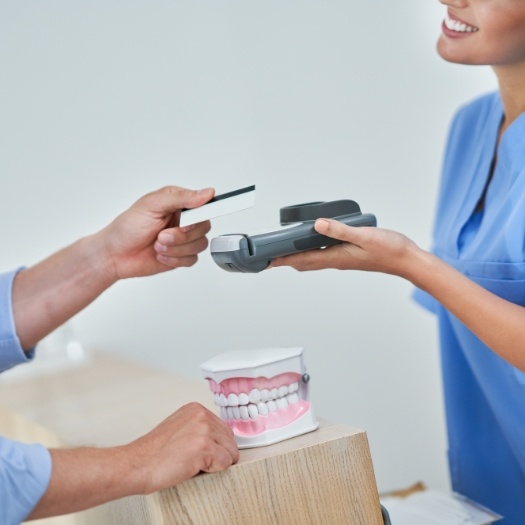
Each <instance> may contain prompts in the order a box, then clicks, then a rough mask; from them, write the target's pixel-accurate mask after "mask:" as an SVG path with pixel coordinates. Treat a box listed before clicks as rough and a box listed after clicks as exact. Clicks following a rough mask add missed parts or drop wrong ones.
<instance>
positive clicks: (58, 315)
mask: <svg viewBox="0 0 525 525" xmlns="http://www.w3.org/2000/svg"><path fill="white" fill-rule="evenodd" d="M100 243H101V241H100V240H99V238H98V237H97V235H92V236H89V237H85V238H83V239H80V240H79V241H77V242H75V243H74V244H72V245H70V246H68V247H66V248H64V249H63V250H60V251H59V252H57V253H55V254H54V255H51V256H50V257H48V258H47V259H45V260H44V261H42V262H40V263H38V264H36V265H35V266H32V267H30V268H27V269H26V270H23V271H21V272H20V273H19V274H18V275H17V276H16V278H15V280H14V283H13V315H14V319H15V326H16V330H17V334H18V337H19V339H20V341H21V344H22V347H23V348H24V349H29V348H32V347H33V346H34V345H35V344H36V343H37V342H38V341H39V340H40V339H42V338H43V337H44V336H46V335H47V334H49V333H50V332H52V331H53V330H54V329H55V328H57V327H58V326H60V325H61V324H62V323H64V322H65V321H67V320H68V319H70V318H71V317H72V316H73V315H75V314H76V313H78V312H79V311H80V310H82V308H84V307H85V306H87V305H88V304H89V303H91V302H92V301H93V300H94V299H95V298H96V297H98V296H99V295H100V294H101V293H102V292H103V291H104V290H106V289H107V288H108V287H109V286H111V284H113V283H114V282H115V278H114V277H113V276H112V274H111V269H112V267H111V265H108V264H107V261H105V260H104V258H103V251H102V249H99V248H101V244H100Z"/></svg>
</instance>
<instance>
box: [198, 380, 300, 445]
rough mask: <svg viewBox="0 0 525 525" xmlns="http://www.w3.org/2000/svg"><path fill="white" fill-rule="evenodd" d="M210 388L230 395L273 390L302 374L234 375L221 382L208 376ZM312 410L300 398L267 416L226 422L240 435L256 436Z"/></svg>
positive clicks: (284, 424) (217, 392)
mask: <svg viewBox="0 0 525 525" xmlns="http://www.w3.org/2000/svg"><path fill="white" fill-rule="evenodd" d="M207 379H208V383H209V386H210V390H211V391H212V392H213V393H215V394H221V393H222V394H224V395H225V396H226V397H228V395H229V394H231V393H234V394H239V393H240V392H245V393H247V394H249V393H250V392H251V390H252V389H254V388H257V389H259V390H264V389H267V390H272V389H273V388H279V387H280V386H283V385H286V386H288V385H290V384H292V383H295V382H299V381H301V375H300V374H297V373H294V372H287V373H285V374H279V375H277V376H275V377H272V378H267V377H258V378H256V379H253V378H248V377H233V378H229V379H225V380H224V381H222V382H221V383H220V384H219V383H216V382H215V381H214V380H213V379H210V378H207ZM308 410H310V403H309V402H308V401H305V400H304V399H299V401H298V402H297V403H293V404H292V405H288V406H287V407H286V408H280V409H277V410H276V411H275V412H270V413H269V414H267V415H266V416H262V415H259V416H257V418H256V419H247V420H238V419H227V420H225V422H226V423H227V424H228V425H229V426H230V427H231V428H232V429H233V430H234V432H235V433H236V434H238V435H244V436H255V435H257V434H261V433H262V432H264V431H265V430H270V429H274V428H282V427H284V426H286V425H289V424H290V423H292V422H293V421H295V420H296V419H298V418H299V417H301V416H302V415H303V414H304V413H306V412H308Z"/></svg>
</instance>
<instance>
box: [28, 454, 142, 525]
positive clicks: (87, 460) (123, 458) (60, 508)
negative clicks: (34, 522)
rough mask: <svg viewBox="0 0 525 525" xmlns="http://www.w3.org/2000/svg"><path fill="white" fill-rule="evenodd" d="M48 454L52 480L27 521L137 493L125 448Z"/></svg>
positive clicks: (76, 510) (69, 511)
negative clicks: (51, 463) (50, 462)
mask: <svg viewBox="0 0 525 525" xmlns="http://www.w3.org/2000/svg"><path fill="white" fill-rule="evenodd" d="M50 452H51V458H52V461H53V470H52V474H51V480H50V482H49V486H48V488H47V490H46V493H45V494H44V496H43V497H42V498H41V500H40V501H39V502H38V504H37V505H36V507H35V508H34V509H33V511H32V512H31V514H30V516H29V517H28V519H38V518H45V517H48V516H58V515H61V514H69V513H71V512H79V511H82V510H85V509H88V508H91V507H94V506H97V505H101V504H103V503H106V502H108V501H111V500H114V499H118V498H122V497H125V496H129V495H132V494H136V493H138V492H139V490H138V487H137V486H135V485H136V483H135V480H136V479H137V477H136V476H134V475H133V472H134V468H133V464H132V462H131V461H130V458H129V454H126V452H125V447H111V448H91V447H85V448H78V449H58V450H51V451H50Z"/></svg>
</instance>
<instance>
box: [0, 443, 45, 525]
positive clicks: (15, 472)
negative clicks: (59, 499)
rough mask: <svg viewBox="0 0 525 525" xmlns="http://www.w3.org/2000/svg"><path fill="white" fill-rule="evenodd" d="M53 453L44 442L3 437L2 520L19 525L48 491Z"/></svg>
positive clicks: (0, 445)
mask: <svg viewBox="0 0 525 525" xmlns="http://www.w3.org/2000/svg"><path fill="white" fill-rule="evenodd" d="M50 478H51V455H50V453H49V451H48V450H47V449H46V448H45V447H43V446H42V445H38V444H35V445H28V444H25V443H19V442H17V441H11V440H10V439H6V438H3V437H0V523H2V525H19V524H20V523H21V522H22V521H24V520H25V519H26V518H27V516H28V515H29V514H30V512H31V511H32V510H33V508H34V507H35V506H36V504H37V503H38V501H39V500H40V498H41V497H42V496H43V495H44V492H45V491H46V489H47V486H48V484H49V479H50Z"/></svg>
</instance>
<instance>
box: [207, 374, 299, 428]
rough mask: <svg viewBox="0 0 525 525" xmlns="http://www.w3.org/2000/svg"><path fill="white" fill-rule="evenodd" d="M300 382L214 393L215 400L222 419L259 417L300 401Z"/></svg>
mask: <svg viewBox="0 0 525 525" xmlns="http://www.w3.org/2000/svg"><path fill="white" fill-rule="evenodd" d="M298 390H299V383H298V382H297V381H296V382H295V383H291V384H290V385H288V386H286V385H283V386H280V387H279V388H272V389H271V390H268V389H266V388H264V389H262V390H259V389H258V388H253V389H252V390H251V391H250V393H249V394H246V393H245V392H240V393H238V394H236V393H234V392H230V394H228V396H225V395H224V394H223V393H215V394H213V401H214V402H215V404H216V405H217V406H219V407H221V409H220V415H221V418H222V419H237V420H239V419H241V420H243V421H246V420H248V419H257V418H258V417H259V416H267V415H268V414H269V413H271V412H275V411H276V410H283V409H286V407H288V405H293V404H295V403H298V402H299V401H300V398H299V395H298Z"/></svg>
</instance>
